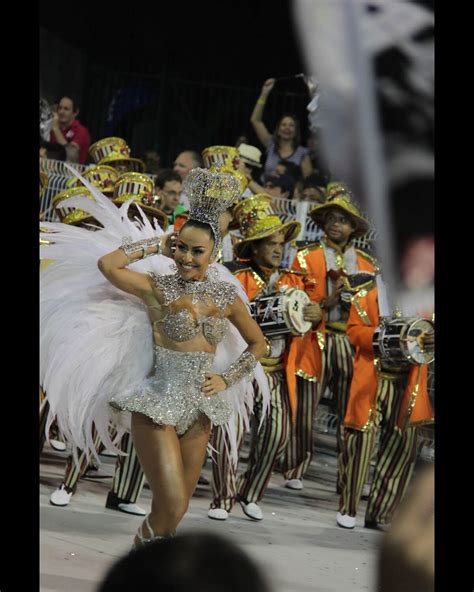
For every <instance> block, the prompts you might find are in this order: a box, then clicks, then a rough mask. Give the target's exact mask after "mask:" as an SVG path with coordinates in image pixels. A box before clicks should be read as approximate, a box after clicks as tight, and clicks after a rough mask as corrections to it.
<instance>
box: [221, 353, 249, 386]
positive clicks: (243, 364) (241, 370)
mask: <svg viewBox="0 0 474 592" xmlns="http://www.w3.org/2000/svg"><path fill="white" fill-rule="evenodd" d="M256 365H257V358H256V357H255V356H254V355H253V354H252V353H251V352H249V351H246V352H244V353H243V354H242V355H241V356H239V357H238V358H237V360H235V362H233V363H232V364H231V365H230V366H229V367H228V368H227V370H226V371H225V372H223V373H222V378H223V379H224V382H225V383H226V385H227V386H228V387H229V386H232V385H233V384H235V383H236V382H239V380H241V379H242V378H244V377H245V376H249V375H250V374H252V372H253V370H254V368H255V366H256Z"/></svg>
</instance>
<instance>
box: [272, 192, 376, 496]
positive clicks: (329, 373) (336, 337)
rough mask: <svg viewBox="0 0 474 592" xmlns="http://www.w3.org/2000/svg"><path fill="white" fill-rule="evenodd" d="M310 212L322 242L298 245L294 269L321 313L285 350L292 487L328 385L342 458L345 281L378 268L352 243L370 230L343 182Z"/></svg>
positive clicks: (348, 371)
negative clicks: (292, 418) (291, 397)
mask: <svg viewBox="0 0 474 592" xmlns="http://www.w3.org/2000/svg"><path fill="white" fill-rule="evenodd" d="M309 215H310V216H311V218H312V219H313V220H314V222H316V224H318V226H320V227H321V228H323V229H324V235H323V237H322V238H321V240H320V242H318V243H314V244H312V245H307V246H304V247H302V248H301V249H299V251H298V252H297V255H296V257H295V260H294V262H293V265H292V269H294V270H295V271H303V272H306V275H305V276H304V277H303V282H304V286H305V291H306V293H307V294H308V296H309V297H310V299H311V300H312V301H314V302H318V303H319V304H320V306H321V309H322V311H323V316H322V319H321V322H320V324H319V326H318V327H317V328H316V331H314V332H311V333H307V334H306V335H304V336H303V337H302V338H294V339H293V340H292V343H291V345H290V349H289V355H288V364H287V372H288V377H289V389H290V392H293V391H294V390H296V392H297V397H298V413H297V418H296V422H295V424H294V425H293V426H292V435H291V438H290V440H289V444H288V448H287V450H286V454H285V457H284V461H283V472H284V475H285V478H286V479H287V481H286V487H289V488H290V489H303V482H302V478H303V476H304V474H305V473H306V471H307V469H308V467H309V465H310V463H311V459H312V457H313V420H314V416H315V413H316V407H317V404H318V402H319V399H320V397H321V395H322V394H323V393H324V391H325V390H326V387H329V388H330V390H331V392H332V394H333V397H334V398H335V400H336V408H337V415H338V432H337V449H338V465H339V464H340V462H341V450H342V442H343V440H342V432H341V427H340V424H341V423H342V419H343V417H344V413H345V409H346V404H347V398H348V394H349V387H350V383H351V379H352V366H353V349H352V345H351V343H350V341H349V339H348V337H347V335H346V323H347V318H348V316H349V307H350V293H349V292H347V290H346V288H345V283H344V282H345V280H347V279H348V278H349V277H350V276H352V275H354V274H357V273H358V272H370V273H374V272H375V271H376V265H375V262H374V260H373V258H372V257H370V256H369V255H368V254H367V253H365V252H364V251H361V250H359V249H355V248H354V247H353V245H352V239H353V238H355V237H357V236H362V235H364V234H365V233H366V232H367V231H368V229H369V223H368V222H367V220H365V218H363V217H362V216H361V214H360V212H359V210H358V209H357V207H356V206H355V205H354V203H353V202H352V201H351V195H350V194H349V192H348V190H347V188H345V187H344V185H342V184H332V185H331V190H330V191H329V192H328V194H327V201H326V203H324V204H321V205H317V206H315V207H314V208H313V209H312V210H310V212H309ZM354 277H356V276H355V275H354ZM338 479H339V476H338ZM338 489H339V483H338Z"/></svg>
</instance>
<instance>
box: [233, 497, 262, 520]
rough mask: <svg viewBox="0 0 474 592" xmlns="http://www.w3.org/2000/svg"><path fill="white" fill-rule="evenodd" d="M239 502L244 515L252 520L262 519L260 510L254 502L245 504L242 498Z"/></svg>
mask: <svg viewBox="0 0 474 592" xmlns="http://www.w3.org/2000/svg"><path fill="white" fill-rule="evenodd" d="M239 503H240V505H241V506H242V510H243V511H244V514H245V515H246V516H248V517H249V518H252V520H263V513H262V510H261V509H260V508H259V507H258V506H257V504H255V503H254V502H250V503H249V504H246V503H244V502H243V501H242V500H239Z"/></svg>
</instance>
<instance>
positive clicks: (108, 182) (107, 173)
mask: <svg viewBox="0 0 474 592" xmlns="http://www.w3.org/2000/svg"><path fill="white" fill-rule="evenodd" d="M119 174H120V173H119V172H118V171H117V170H116V169H114V168H113V167H111V166H106V165H97V166H92V167H90V168H89V169H87V171H84V172H83V173H82V176H83V177H84V179H86V181H89V183H90V184H91V185H94V187H97V189H98V190H99V191H101V192H102V193H103V194H104V195H106V196H107V197H111V195H112V194H113V192H114V186H115V182H116V181H117V179H118V177H119ZM69 185H70V186H72V187H82V182H81V181H80V180H79V179H76V178H73V179H71V181H70V182H69Z"/></svg>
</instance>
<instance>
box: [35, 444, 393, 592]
mask: <svg viewBox="0 0 474 592" xmlns="http://www.w3.org/2000/svg"><path fill="white" fill-rule="evenodd" d="M317 442H318V443H317V450H316V454H315V458H314V460H313V464H312V466H311V468H310V471H309V474H308V475H307V477H306V479H305V482H304V483H305V487H304V489H303V491H301V492H297V491H291V490H289V489H286V488H284V487H283V483H284V479H283V476H282V475H281V474H280V473H274V474H273V477H272V479H271V482H270V485H269V487H268V489H267V492H266V494H265V497H264V499H263V501H262V504H261V507H262V510H263V512H264V520H263V521H261V522H254V521H252V520H250V519H248V518H247V517H246V516H245V515H244V513H243V512H242V510H241V508H240V506H236V507H235V508H234V510H233V512H232V514H231V516H230V517H229V519H228V520H227V521H225V522H218V521H215V520H210V519H209V518H207V510H208V507H209V502H210V499H211V489H210V486H201V485H199V486H198V489H197V490H196V493H195V495H194V497H193V499H192V500H191V505H190V510H189V512H188V513H187V515H186V516H185V518H184V520H183V522H182V523H181V525H180V528H179V531H178V532H181V533H183V532H193V531H210V532H217V533H221V534H223V535H226V536H229V537H231V539H232V540H233V541H235V542H236V543H238V544H239V545H241V546H242V547H243V548H244V549H245V550H246V551H247V552H248V553H249V555H250V556H251V557H252V558H253V559H254V560H255V561H256V562H257V564H259V565H260V566H261V567H262V568H263V570H264V572H265V573H266V574H267V577H268V578H269V579H270V582H271V583H272V584H273V588H272V590H273V592H309V591H312V592H313V591H317V592H335V591H346V590H351V592H362V591H366V590H371V591H373V590H374V581H375V576H374V574H375V566H376V563H377V550H378V548H379V545H380V541H381V537H382V536H383V535H382V533H380V532H377V531H373V530H367V529H365V528H364V527H363V520H364V512H365V502H361V507H360V513H359V516H358V518H357V525H356V528H355V529H354V530H344V529H341V528H339V527H338V526H337V525H336V522H335V516H336V511H337V502H338V496H337V495H336V493H335V481H336V457H335V439H334V437H333V436H329V435H322V434H318V436H317ZM66 457H67V453H65V452H64V453H61V452H56V451H54V450H52V449H51V448H50V447H49V446H48V445H47V444H45V447H44V451H43V453H42V455H41V473H40V474H41V479H40V504H41V509H40V519H41V532H40V536H41V541H40V544H41V547H40V552H41V580H40V581H41V592H93V591H95V590H96V588H97V584H98V582H99V581H100V580H101V578H102V576H103V575H104V574H105V572H106V571H107V569H108V568H109V566H110V565H111V564H112V563H113V562H114V561H115V560H116V559H117V558H118V557H120V556H121V555H122V554H124V553H127V552H128V551H129V549H130V547H131V544H132V540H133V535H134V533H135V531H136V530H137V528H138V526H139V524H140V523H141V522H142V518H140V517H138V516H130V515H127V514H124V513H121V512H117V511H114V510H109V509H106V508H105V498H106V494H107V491H108V489H109V487H110V485H111V479H101V480H87V479H82V480H81V481H80V483H79V486H78V490H77V493H76V494H75V495H74V496H73V498H72V500H71V503H70V505H69V506H67V507H64V508H58V507H54V506H52V505H50V504H49V495H50V493H51V492H52V491H53V490H54V489H55V487H57V485H58V483H59V482H60V480H61V477H62V475H63V472H64V466H65V459H66ZM102 459H103V463H104V464H103V466H102V467H101V468H102V469H103V471H104V472H106V473H109V474H110V475H112V474H113V469H114V462H115V459H113V458H110V457H102ZM203 474H204V475H205V476H206V477H208V478H209V479H210V477H211V470H210V461H208V463H207V465H206V467H205V468H204V470H203ZM139 504H140V505H141V506H142V507H143V508H144V509H146V510H149V509H150V504H151V493H150V491H149V489H147V488H144V490H143V493H142V495H141V498H140V500H139Z"/></svg>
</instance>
